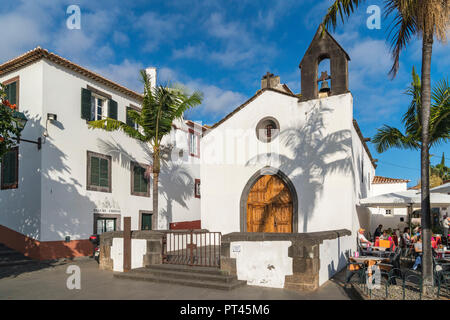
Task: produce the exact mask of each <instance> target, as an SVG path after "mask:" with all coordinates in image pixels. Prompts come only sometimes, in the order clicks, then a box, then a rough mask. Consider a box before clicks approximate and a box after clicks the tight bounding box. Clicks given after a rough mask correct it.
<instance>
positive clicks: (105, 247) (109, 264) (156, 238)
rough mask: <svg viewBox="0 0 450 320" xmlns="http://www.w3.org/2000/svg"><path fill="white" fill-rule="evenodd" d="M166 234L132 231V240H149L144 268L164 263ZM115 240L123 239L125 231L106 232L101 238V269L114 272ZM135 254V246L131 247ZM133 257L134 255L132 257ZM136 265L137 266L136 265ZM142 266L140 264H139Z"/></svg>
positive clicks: (143, 263) (144, 256)
mask: <svg viewBox="0 0 450 320" xmlns="http://www.w3.org/2000/svg"><path fill="white" fill-rule="evenodd" d="M163 236H164V232H160V231H150V230H145V231H132V232H131V240H132V243H133V240H138V239H140V240H143V239H144V240H147V245H146V253H145V254H144V255H143V258H142V259H143V261H142V266H143V267H147V266H149V265H152V264H161V263H162V245H163V244H162V241H163ZM114 238H121V239H122V238H123V231H112V232H105V233H103V234H102V235H101V236H100V269H102V270H110V271H116V270H114V261H113V258H112V256H111V251H112V247H113V239H114ZM131 251H132V252H133V245H132V246H131ZM131 256H133V255H131ZM135 265H136V264H135ZM137 265H140V264H137Z"/></svg>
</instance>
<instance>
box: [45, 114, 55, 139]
mask: <svg viewBox="0 0 450 320" xmlns="http://www.w3.org/2000/svg"><path fill="white" fill-rule="evenodd" d="M49 121H50V122H51V123H53V122H56V121H58V116H57V115H56V114H55V113H47V121H46V122H45V131H44V137H48V130H47V124H48V122H49Z"/></svg>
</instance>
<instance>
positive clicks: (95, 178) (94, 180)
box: [91, 157, 100, 186]
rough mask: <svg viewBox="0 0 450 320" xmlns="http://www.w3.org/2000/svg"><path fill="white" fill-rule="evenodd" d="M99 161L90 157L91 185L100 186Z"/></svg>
mask: <svg viewBox="0 0 450 320" xmlns="http://www.w3.org/2000/svg"><path fill="white" fill-rule="evenodd" d="M99 181H100V159H99V158H97V157H91V185H93V186H100V182H99Z"/></svg>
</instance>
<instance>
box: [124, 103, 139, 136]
mask: <svg viewBox="0 0 450 320" xmlns="http://www.w3.org/2000/svg"><path fill="white" fill-rule="evenodd" d="M129 110H135V111H137V112H140V111H141V110H140V109H139V108H138V107H136V106H134V105H132V104H130V106H129V107H127V110H126V124H127V125H129V126H130V127H133V128H134V129H136V130H138V129H139V125H138V124H137V123H136V122H134V121H133V120H132V119H131V117H130V116H129V115H128V111H129Z"/></svg>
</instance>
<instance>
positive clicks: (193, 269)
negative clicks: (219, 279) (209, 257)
mask: <svg viewBox="0 0 450 320" xmlns="http://www.w3.org/2000/svg"><path fill="white" fill-rule="evenodd" d="M147 269H149V270H166V271H177V272H188V273H202V274H213V275H227V273H226V272H224V271H221V270H220V269H219V268H213V267H197V266H187V265H178V264H153V265H151V266H148V267H147Z"/></svg>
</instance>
